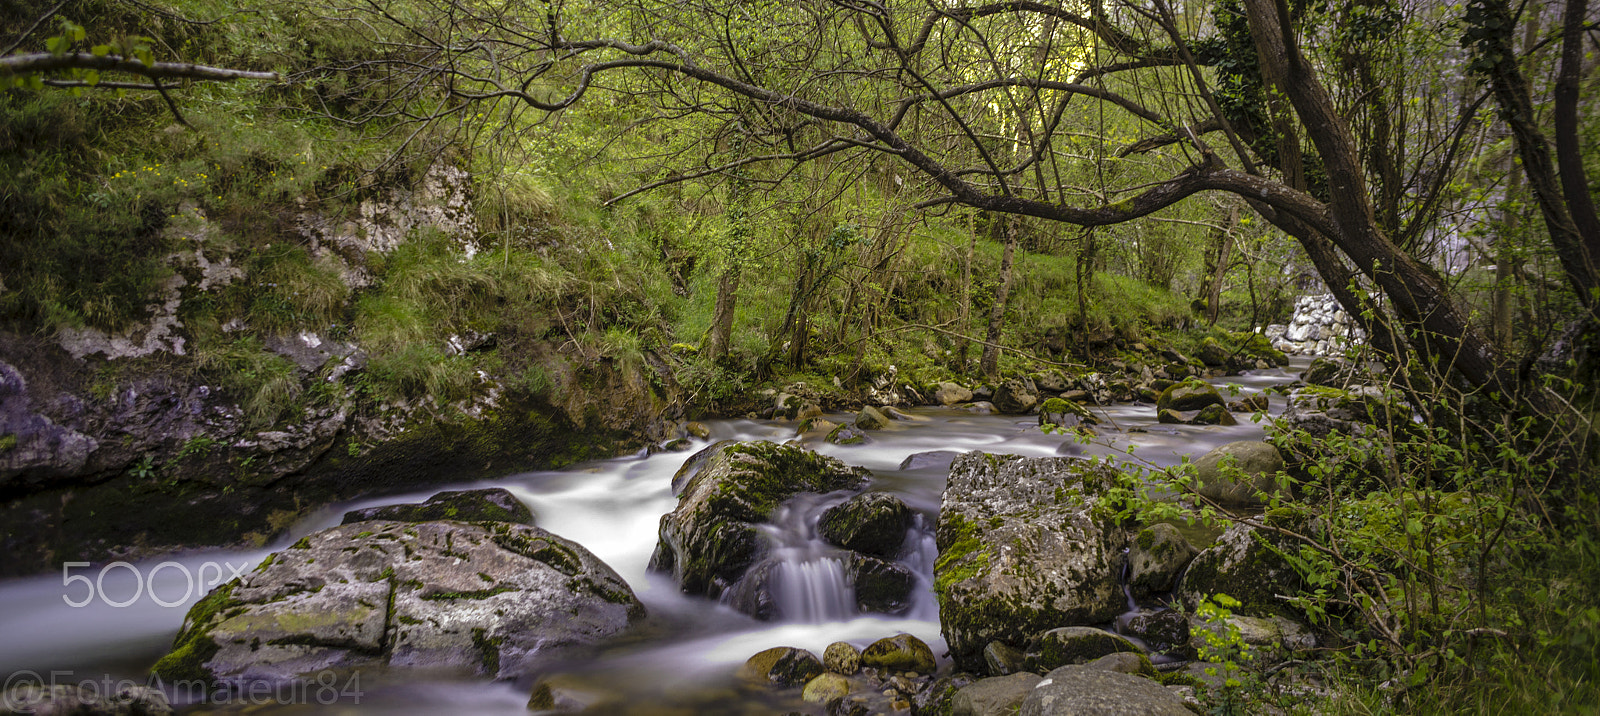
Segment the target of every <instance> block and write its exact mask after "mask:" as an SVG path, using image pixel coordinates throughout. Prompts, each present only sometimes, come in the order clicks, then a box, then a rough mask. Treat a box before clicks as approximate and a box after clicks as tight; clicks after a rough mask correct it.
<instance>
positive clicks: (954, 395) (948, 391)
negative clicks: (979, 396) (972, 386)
mask: <svg viewBox="0 0 1600 716" xmlns="http://www.w3.org/2000/svg"><path fill="white" fill-rule="evenodd" d="M933 399H934V400H935V401H938V403H939V404H940V405H943V406H946V407H949V406H952V405H956V404H958V403H965V402H967V401H969V400H972V391H971V390H968V389H966V388H963V387H961V386H959V385H956V384H955V383H940V384H939V387H938V388H937V389H935V390H934V391H933Z"/></svg>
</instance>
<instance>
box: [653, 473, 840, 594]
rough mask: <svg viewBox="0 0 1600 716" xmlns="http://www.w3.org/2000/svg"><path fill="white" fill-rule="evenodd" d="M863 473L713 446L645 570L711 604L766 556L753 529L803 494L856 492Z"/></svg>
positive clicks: (667, 518) (665, 520)
mask: <svg viewBox="0 0 1600 716" xmlns="http://www.w3.org/2000/svg"><path fill="white" fill-rule="evenodd" d="M867 478H868V474H867V471H866V470H864V469H862V468H859V467H856V468H852V467H849V466H847V465H845V464H844V463H842V462H839V461H838V460H835V459H833V458H831V457H825V456H823V455H818V454H816V453H813V452H811V451H809V450H805V449H804V448H800V447H796V446H793V445H775V444H773V443H766V442H743V443H719V444H718V445H716V446H714V449H713V452H711V453H710V454H709V455H708V456H706V458H705V462H704V465H703V467H701V468H700V469H699V470H698V471H697V472H695V473H694V477H692V478H690V479H689V481H688V482H687V484H685V485H684V488H683V491H682V493H681V494H680V495H679V496H678V506H677V508H676V509H674V510H673V511H672V512H669V513H667V514H666V515H664V516H662V518H661V527H660V530H659V533H660V540H659V542H658V543H657V545H656V551H655V554H654V555H653V556H652V557H651V559H650V566H651V568H652V569H654V570H656V571H671V572H672V574H673V576H674V577H675V578H676V579H677V581H678V584H679V585H680V586H681V588H682V589H683V591H684V592H685V593H687V594H704V595H706V596H711V597H715V596H717V595H719V594H721V593H722V591H723V590H724V589H726V588H728V586H730V585H732V584H733V583H734V582H737V581H738V580H739V578H740V577H741V576H743V575H744V573H745V571H746V570H748V569H749V568H750V567H751V566H752V565H754V564H755V563H756V562H757V561H758V560H759V559H760V558H761V557H762V555H763V554H764V553H765V551H766V549H767V543H766V541H765V539H764V538H763V537H762V535H761V533H760V530H759V529H758V528H757V527H756V525H758V524H761V523H764V522H766V521H767V520H768V519H769V517H770V516H771V514H772V512H773V511H774V510H776V509H777V507H778V506H779V505H780V504H782V503H783V502H784V501H785V500H787V499H789V498H790V497H793V496H795V495H797V494H800V493H802V492H832V491H834V490H846V489H857V488H860V487H861V486H862V485H864V484H865V483H866V481H867Z"/></svg>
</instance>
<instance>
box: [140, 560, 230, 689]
mask: <svg viewBox="0 0 1600 716" xmlns="http://www.w3.org/2000/svg"><path fill="white" fill-rule="evenodd" d="M238 586H239V580H237V579H235V580H233V581H231V582H228V583H227V584H224V585H222V586H220V587H217V588H216V589H214V590H212V591H211V593H210V594H207V595H206V596H205V597H204V598H203V599H201V600H200V601H198V602H195V605H194V606H192V607H190V608H189V613H188V615H186V616H185V617H184V628H183V629H182V630H180V631H179V632H178V637H177V638H176V639H174V640H173V642H172V651H171V652H169V653H168V654H167V655H166V656H163V657H161V659H160V660H159V661H157V662H156V664H155V666H153V667H151V669H150V671H151V672H152V673H154V674H155V675H157V676H159V677H161V678H162V679H164V680H166V681H168V682H172V681H192V682H198V683H212V682H213V680H214V677H213V675H212V674H211V672H210V671H208V670H207V669H206V668H205V663H206V662H207V661H210V660H211V657H213V656H216V654H217V650H218V649H220V648H221V647H219V646H218V645H217V643H216V641H215V640H213V639H212V638H211V629H212V628H214V627H215V626H216V625H217V624H220V623H221V622H222V621H224V620H226V619H227V618H228V616H229V614H228V612H229V611H230V610H234V609H236V608H238V607H240V606H241V605H242V604H243V603H242V602H240V601H239V600H237V599H234V598H233V590H234V589H236V588H237V587H238Z"/></svg>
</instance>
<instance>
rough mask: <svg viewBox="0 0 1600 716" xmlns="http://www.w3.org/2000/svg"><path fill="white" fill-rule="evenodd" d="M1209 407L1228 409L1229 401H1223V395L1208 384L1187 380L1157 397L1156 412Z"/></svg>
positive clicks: (1169, 387) (1172, 386) (1174, 384)
mask: <svg viewBox="0 0 1600 716" xmlns="http://www.w3.org/2000/svg"><path fill="white" fill-rule="evenodd" d="M1207 405H1220V406H1222V407H1223V408H1227V407H1228V401H1226V400H1223V399H1222V394H1221V393H1218V392H1217V389H1216V388H1213V387H1211V385H1209V384H1207V383H1202V382H1199V381H1194V380H1186V381H1182V382H1178V383H1173V384H1172V385H1169V386H1167V388H1166V390H1163V391H1161V395H1160V396H1157V397H1156V410H1158V411H1160V410H1180V411H1188V410H1199V409H1201V408H1204V407H1206V406H1207Z"/></svg>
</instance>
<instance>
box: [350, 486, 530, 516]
mask: <svg viewBox="0 0 1600 716" xmlns="http://www.w3.org/2000/svg"><path fill="white" fill-rule="evenodd" d="M371 520H389V521H392V522H432V521H434V520H455V521H457V522H517V523H520V524H524V525H531V524H533V511H532V510H529V509H528V506H527V505H524V504H522V501H521V500H518V499H517V498H516V496H515V495H512V494H511V493H510V492H509V491H507V490H506V489H504V488H500V487H491V488H488V489H483V490H458V491H446V492H441V493H439V494H437V495H434V496H433V497H430V498H428V500H427V501H426V502H423V503H421V504H414V505H386V506H384V507H368V508H366V509H361V510H352V511H350V512H346V513H344V521H343V522H342V523H340V524H346V525H348V524H352V523H355V522H368V521H371Z"/></svg>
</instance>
